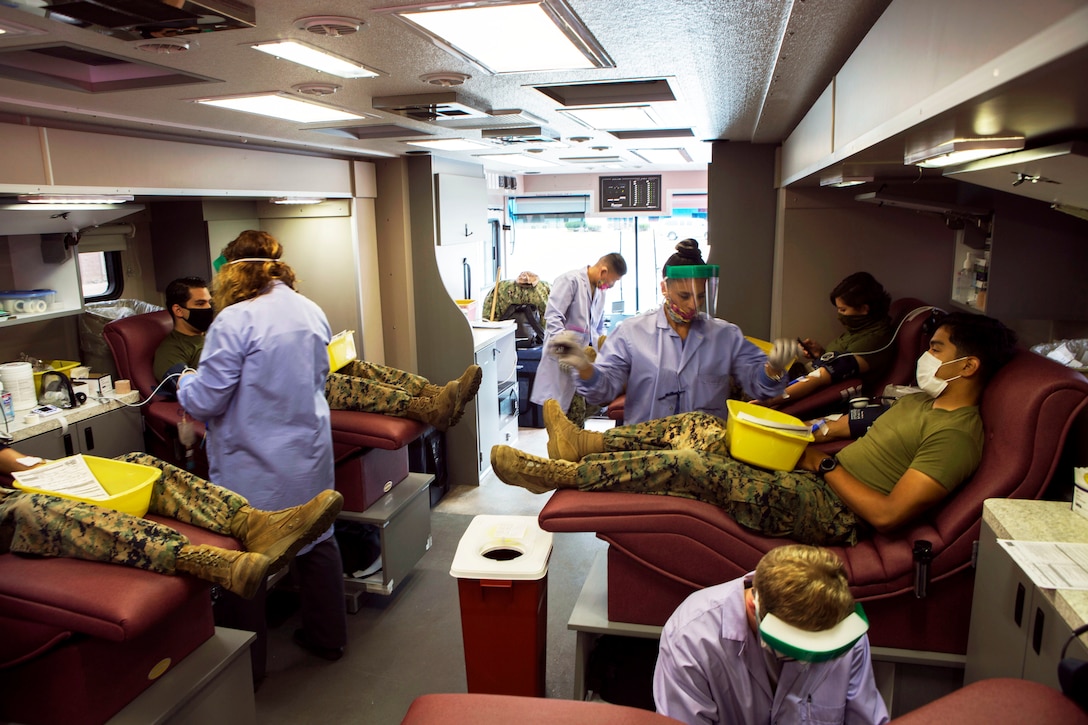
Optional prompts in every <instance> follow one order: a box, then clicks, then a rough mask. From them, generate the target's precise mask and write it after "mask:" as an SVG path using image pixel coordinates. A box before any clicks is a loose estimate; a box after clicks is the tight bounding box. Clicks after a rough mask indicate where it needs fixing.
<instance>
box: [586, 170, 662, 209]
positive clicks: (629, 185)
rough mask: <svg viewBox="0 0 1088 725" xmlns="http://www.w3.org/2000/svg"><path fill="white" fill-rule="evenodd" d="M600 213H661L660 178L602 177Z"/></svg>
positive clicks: (658, 176)
mask: <svg viewBox="0 0 1088 725" xmlns="http://www.w3.org/2000/svg"><path fill="white" fill-rule="evenodd" d="M599 206H600V211H661V176H660V174H659V175H657V176H602V177H601V189H600V204H599Z"/></svg>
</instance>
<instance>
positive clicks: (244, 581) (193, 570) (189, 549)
mask: <svg viewBox="0 0 1088 725" xmlns="http://www.w3.org/2000/svg"><path fill="white" fill-rule="evenodd" d="M271 564H272V560H271V559H269V558H268V557H267V556H265V555H264V554H256V553H254V552H251V551H231V550H230V549H221V548H219V547H218V546H209V545H208V544H199V545H194V544H186V545H185V546H183V547H181V550H180V551H179V552H178V557H177V561H176V563H175V564H174V567H175V568H176V569H177V570H178V571H179V572H184V573H186V574H192V575H193V576H195V577H197V578H198V579H203V580H204V581H208V582H211V583H213V584H218V585H219V586H221V587H223V588H224V589H226V590H227V591H228V592H232V593H234V594H237V595H238V596H240V597H243V598H245V599H252V598H253V595H255V594H256V593H257V590H258V589H260V587H261V582H263V581H264V580H265V579H266V578H267V577H268V571H269V566H270V565H271Z"/></svg>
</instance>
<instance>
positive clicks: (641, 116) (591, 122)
mask: <svg viewBox="0 0 1088 725" xmlns="http://www.w3.org/2000/svg"><path fill="white" fill-rule="evenodd" d="M558 111H559V113H565V114H566V115H568V116H570V117H571V118H573V119H574V120H576V121H578V123H580V124H582V125H583V126H587V127H589V128H592V129H596V130H598V131H608V130H612V129H624V128H653V127H655V126H657V125H658V119H657V115H656V114H655V113H654V111H653V109H652V108H650V106H648V105H639V106H603V107H600V108H570V109H567V108H560V109H558Z"/></svg>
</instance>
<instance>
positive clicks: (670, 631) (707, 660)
mask: <svg viewBox="0 0 1088 725" xmlns="http://www.w3.org/2000/svg"><path fill="white" fill-rule="evenodd" d="M766 657H767V654H766V653H765V650H764V649H763V647H762V646H761V644H760V637H759V635H758V634H757V633H756V632H754V631H752V628H751V626H750V625H749V623H748V614H747V610H746V609H745V604H744V578H743V577H742V578H740V579H734V580H733V581H730V582H726V583H725V584H719V585H717V586H713V587H707V588H706V589H702V590H700V591H697V592H695V593H694V594H692V595H690V596H689V597H688V598H687V599H686V600H684V602H683V603H682V604H681V605H680V606H679V607H677V609H676V611H675V612H673V614H672V616H671V617H669V621H668V622H666V623H665V627H664V629H663V630H662V632H661V649H660V651H659V654H658V657H657V668H656V670H655V672H654V685H653V690H654V703H655V704H656V705H657V711H658V712H659V713H661V714H662V715H668V716H669V717H671V718H675V719H677V720H679V721H680V722H683V723H688V725H696V724H701V723H730V725H766V724H767V723H811V724H812V725H827V724H829V723H845V725H879V724H880V723H886V722H887V721H888V711H887V708H886V707H885V705H884V700H883V699H882V698H881V697H880V692H879V691H878V690H877V688H876V682H875V679H874V677H873V666H872V662H871V661H870V655H869V639H868V637H862V638H861V639H860V640H858V642H857V643H856V644H855V645H854V646H853V648H851V649H850V650H849V651H847V652H846V654H844V655H843V656H841V657H838V658H836V659H833V660H829V661H827V662H818V663H804V662H797V661H792V660H791V661H786V662H783V663H782V665H781V672H779V675H778V685H777V687H776V688H772V686H771V680H770V676H769V674H768V665H767V662H766Z"/></svg>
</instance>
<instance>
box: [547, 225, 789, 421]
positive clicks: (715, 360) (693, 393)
mask: <svg viewBox="0 0 1088 725" xmlns="http://www.w3.org/2000/svg"><path fill="white" fill-rule="evenodd" d="M676 250H677V251H676V254H674V255H672V256H671V257H669V259H668V261H667V262H666V263H665V266H664V269H663V270H662V277H663V278H664V279H662V281H661V291H662V294H663V295H664V297H665V300H664V303H663V304H662V305H661V307H659V308H656V309H653V310H650V311H648V312H644V313H642V314H640V315H637V316H635V317H632V318H630V319H628V320H624V321H623V322H622V323H620V325H619V326H618V327H617V328H616V330H615V331H614V332H613V333H612V334H611V335H610V336H609V338H608V342H607V344H605V345H604V346H603V347H602V349H601V352H600V355H598V357H597V360H596V362H595V363H591V362H590V361H589V360H588V359H587V358H586V357H585V355H584V353H582V351H581V349H580V348H578V347H577V345H576V344H574V341H573V339H571V338H570V337H569V336H568V335H566V334H562V335H557V336H556V337H555V338H553V339H552V341H551V342H550V343H549V346H548V347H547V348H546V351H547V353H548V354H549V355H552V356H553V357H555V358H556V359H557V360H558V361H559V362H560V363H561V364H562V365H564V366H566V367H567V368H569V369H571V370H572V371H573V372H572V375H573V379H574V380H575V389H576V391H577V392H578V393H580V394H581V395H584V396H585V397H586V400H587V401H588V402H589V403H591V404H594V405H605V404H607V403H609V402H611V401H612V400H614V399H615V398H616V397H617V396H619V395H620V394H621V393H624V392H626V394H627V397H626V402H625V403H624V422H625V423H642V422H644V421H647V420H652V419H654V418H663V417H665V416H669V415H674V414H676V413H687V412H690V411H703V412H705V413H711V414H713V415H717V416H719V417H722V418H724V417H726V403H725V401H726V399H727V398H728V397H729V392H730V382H731V377H736V379H737V382H738V383H739V384H740V385H741V387H742V388H743V389H744V391H745V392H746V393H747V394H748V395H749V396H751V397H752V398H755V399H759V400H762V399H764V398H768V397H774V396H776V395H778V394H780V393H781V392H782V391H783V390H784V389H785V387H786V380H785V377H784V374H785V368H786V366H788V364H789V362H790V361H791V360H793V358H794V357H795V356H796V355H797V354H798V353H797V347H798V346H797V343H796V341H795V340H780V341H776V342H775V344H774V346H773V348H772V350H771V353H770V354H769V355H768V354H764V353H763V351H762V350H760V349H759V348H758V347H756V346H755V345H753V344H752V343H751V342H749V341H747V340H746V339H745V337H744V333H742V332H741V330H740V328H739V327H737V326H736V325H734V324H732V323H729V322H726V321H725V320H721V319H718V318H716V317H714V305H715V302H716V296H717V282H718V268H717V266H716V265H708V264H705V263H704V262H703V257H702V254H701V253H700V252H699V244H698V242H696V241H695V240H694V239H685V240H683V241H681V242H680V243H679V244H678V245H677V247H676Z"/></svg>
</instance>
